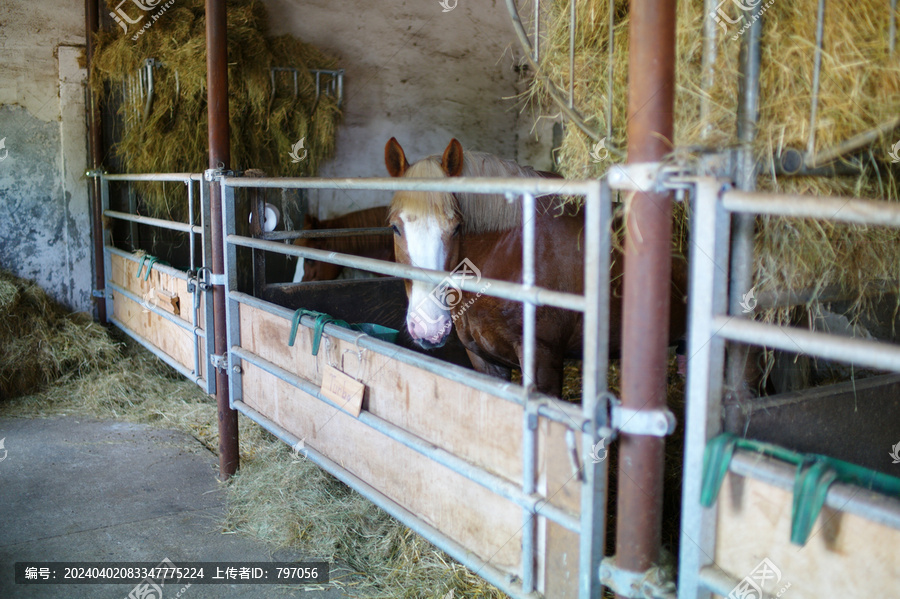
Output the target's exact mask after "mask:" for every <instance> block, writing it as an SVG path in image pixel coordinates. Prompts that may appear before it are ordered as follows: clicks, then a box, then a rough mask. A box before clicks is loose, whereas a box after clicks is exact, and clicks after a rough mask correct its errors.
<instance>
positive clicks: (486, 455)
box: [240, 305, 581, 597]
mask: <svg viewBox="0 0 900 599" xmlns="http://www.w3.org/2000/svg"><path fill="white" fill-rule="evenodd" d="M290 328H291V323H290V322H289V321H288V320H286V319H284V318H281V317H279V316H275V315H272V314H269V313H267V312H264V311H262V310H259V309H256V308H252V307H249V306H245V305H242V306H241V307H240V334H241V346H242V347H243V348H244V349H245V350H247V351H250V352H252V353H253V354H256V355H257V356H259V357H261V358H263V359H265V360H268V361H269V362H272V363H274V364H275V365H277V366H278V367H280V368H283V369H285V370H287V371H289V372H291V373H294V374H295V375H297V376H299V377H301V378H303V379H306V380H308V381H311V382H313V383H315V384H317V385H321V383H322V376H323V371H324V369H325V368H326V366H328V365H331V366H334V367H337V368H338V369H340V370H342V371H343V372H345V373H346V374H348V375H349V376H351V377H354V378H356V379H357V380H359V381H360V382H363V383H365V385H366V387H367V390H366V394H365V400H364V403H363V409H364V410H367V411H369V412H370V413H372V414H373V415H375V416H377V417H379V418H381V419H383V420H385V421H387V422H390V423H391V424H394V425H396V426H399V427H401V428H403V429H405V430H406V431H408V432H410V433H412V434H414V435H416V436H418V437H420V438H422V439H424V440H425V441H427V442H429V443H431V444H433V445H435V446H436V447H439V448H441V449H443V450H446V451H448V452H451V453H453V454H455V455H456V456H458V457H460V458H462V459H464V460H466V461H467V462H469V463H471V464H473V465H477V466H479V467H481V468H484V469H485V470H488V471H489V472H491V473H493V474H495V475H497V476H500V477H502V478H504V479H506V480H508V481H509V482H511V483H514V484H516V485H519V484H521V477H522V454H521V447H522V423H523V410H522V408H521V407H520V406H518V405H516V404H513V403H510V402H508V401H505V400H502V399H499V398H497V397H494V396H492V395H489V394H487V393H483V392H480V391H476V390H473V389H471V388H469V387H467V386H465V385H463V384H461V383H456V382H452V381H449V380H447V379H444V378H442V377H439V376H436V375H434V374H431V373H428V372H426V371H424V370H422V369H420V368H417V367H414V366H410V365H408V364H404V363H402V362H399V361H397V360H394V359H392V358H391V357H389V356H384V355H380V354H376V353H374V352H372V351H368V350H362V352H361V353H360V350H359V349H358V348H357V347H356V346H355V345H354V344H353V343H349V342H345V341H341V340H338V339H334V338H332V337H329V336H328V335H323V338H322V341H321V346H320V348H319V353H318V356H316V357H313V356H312V351H311V350H312V331H311V330H310V329H308V328H305V327H301V328H300V330H299V332H298V334H297V339H296V341H295V343H294V346H293V347H288V338H289V333H290ZM398 351H405V350H400V349H399V348H398ZM360 356H361V358H360ZM242 373H243V381H242V393H243V397H242V400H243V402H244V403H246V404H247V405H248V406H250V407H252V408H253V409H255V410H257V411H259V412H260V413H262V414H263V415H265V416H266V417H268V418H270V419H271V420H273V421H274V422H276V423H278V424H279V425H281V426H282V427H284V428H285V429H287V430H288V431H290V432H291V433H292V434H294V435H295V436H297V437H298V438H300V439H303V440H304V443H305V445H306V447H309V448H312V449H314V450H316V451H318V452H320V453H322V454H324V455H325V456H326V457H328V458H329V459H331V460H332V461H334V462H336V463H338V464H340V465H341V466H342V467H344V468H346V469H347V470H348V471H350V472H351V473H353V474H354V475H356V476H357V477H359V478H361V479H362V480H364V481H366V482H367V483H368V484H370V485H371V486H373V487H374V488H376V489H377V490H379V491H380V492H381V493H383V494H384V495H386V496H387V497H390V498H391V499H393V500H394V501H396V502H397V503H399V504H400V505H402V506H403V507H404V508H406V509H407V510H409V511H411V512H413V513H415V514H416V515H417V516H418V517H420V518H421V519H423V520H424V521H425V522H427V523H428V524H430V525H431V526H433V527H435V528H437V529H438V530H440V531H441V532H443V533H444V534H446V535H447V536H449V537H450V538H452V539H454V540H455V541H457V542H459V543H460V544H462V545H463V546H465V547H466V548H468V549H470V550H471V551H472V552H473V553H475V554H476V555H478V556H479V557H481V558H482V559H485V560H489V561H490V563H491V564H492V565H493V566H495V567H498V568H500V569H502V570H505V571H507V572H510V573H520V571H521V563H520V562H521V544H522V536H521V528H522V509H521V508H520V507H519V506H517V505H516V504H514V503H513V502H511V501H508V500H506V499H503V498H502V497H500V496H498V495H495V494H494V493H492V492H490V491H488V490H487V489H485V488H484V487H483V486H481V485H479V484H477V483H474V482H472V481H470V480H468V479H467V478H465V477H463V476H461V475H459V474H456V473H454V472H452V471H451V470H449V469H447V468H445V467H444V466H441V465H439V464H437V463H435V462H433V461H431V460H429V459H428V458H426V457H425V456H423V455H421V454H419V453H417V452H416V451H414V450H412V449H409V448H407V447H405V446H403V445H402V444H400V443H398V442H396V441H393V440H392V439H390V438H388V437H387V436H385V435H383V434H382V433H379V432H377V431H375V430H374V429H372V428H370V427H369V426H367V425H365V424H363V423H361V422H360V421H359V420H357V419H356V418H354V417H353V416H351V415H349V414H346V413H344V412H341V411H338V410H337V409H336V408H334V407H332V406H330V405H327V404H325V403H324V402H322V401H320V400H319V399H317V398H315V397H313V396H311V395H309V394H307V393H305V392H303V391H300V390H299V389H297V388H296V387H294V386H292V385H290V384H288V383H286V382H284V381H281V380H280V379H278V378H276V377H274V376H272V375H270V374H268V373H266V372H264V371H263V370H261V369H260V368H257V367H254V366H253V365H251V364H249V363H247V362H246V361H245V362H244V363H243V365H242ZM539 434H540V437H539V443H538V452H539V454H538V455H539V458H538V464H539V466H538V478H539V481H538V486H539V492H540V493H541V494H543V495H544V496H546V497H550V502H551V503H553V504H554V505H558V506H560V507H563V508H566V509H568V510H570V511H572V512H576V513H577V512H578V510H579V500H580V493H581V486H580V484H579V483H578V482H577V480H576V479H575V478H573V474H572V468H571V467H570V466H568V459H567V457H566V445H565V428H564V427H563V426H561V425H558V424H551V423H549V422H547V421H544V420H542V421H541V422H540V423H539ZM538 530H539V533H538V539H539V552H540V553H542V554H546V553H547V549H546V548H547V547H549V546H552V547H553V548H554V549H553V553H554V555H553V556H549V557H547V558H545V557H543V556H542V557H540V558H539V559H538V566H539V583H540V584H542V586H543V587H544V588H546V589H548V590H552V594H549V595H548V596H556V597H568V596H574V594H575V590H574V589H575V588H576V587H575V585H576V584H577V567H578V537H577V535H575V534H573V533H570V532H569V531H566V530H564V529H562V528H561V527H559V526H557V525H555V524H552V523H547V522H544V521H543V518H541V519H540V521H539V523H538Z"/></svg>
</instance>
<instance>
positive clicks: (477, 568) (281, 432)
mask: <svg viewBox="0 0 900 599" xmlns="http://www.w3.org/2000/svg"><path fill="white" fill-rule="evenodd" d="M234 408H235V409H236V410H237V411H239V412H241V413H242V414H244V415H245V416H247V417H248V418H250V419H251V420H253V421H254V422H256V423H257V424H259V425H260V426H261V427H263V428H264V429H266V430H267V431H269V432H270V433H272V434H273V435H275V436H276V437H278V438H279V439H281V440H282V441H284V442H285V443H287V444H288V445H290V446H291V447H294V446H296V445H297V443H299V442H300V440H301V439H299V438H298V437H296V436H294V435H293V434H292V433H290V432H289V431H287V430H286V429H285V428H284V427H282V426H280V425H279V424H277V423H275V422H273V421H272V420H270V419H269V418H267V417H266V416H264V415H263V414H261V413H260V412H258V411H256V410H254V409H253V408H252V407H250V406H248V405H247V404H245V403H244V402H240V401H236V402H234ZM306 457H307V458H308V459H309V460H310V461H312V462H313V463H314V464H316V465H317V466H319V467H320V468H322V469H324V470H326V471H328V472H330V473H331V474H332V475H334V476H335V477H336V478H337V479H339V480H340V481H341V482H343V483H344V484H346V485H347V486H348V487H350V488H352V489H353V490H354V491H356V492H357V493H359V494H360V495H362V496H363V497H365V498H366V499H368V500H369V501H371V502H372V503H374V504H375V505H376V506H378V507H379V508H381V509H383V510H384V511H385V512H387V513H388V514H390V515H391V516H392V517H393V518H395V519H397V520H399V521H400V522H402V523H403V524H405V525H406V526H408V527H409V528H410V530H412V531H413V532H415V533H416V534H418V535H419V536H421V537H422V538H424V539H425V540H427V541H428V542H429V543H432V544H433V545H435V546H436V547H440V548H441V549H442V550H443V551H446V552H447V553H448V554H450V556H451V557H453V559H455V560H456V561H458V562H459V563H461V564H463V565H464V566H466V567H467V568H469V569H471V570H472V571H473V572H476V573H477V574H478V576H480V577H481V578H483V579H485V580H486V581H488V582H489V583H491V584H492V585H494V586H495V587H497V588H499V589H501V590H502V591H504V592H506V593H508V594H509V595H510V596H512V597H514V598H515V599H542V598H541V595H539V594H538V593H529V594H527V595H525V594H522V592H521V586H520V585H519V584H517V583H511V582H510V577H509V575H507V574H506V573H505V572H503V571H501V570H499V569H497V568H496V567H494V566H492V565H491V564H490V563H489V562H486V561H484V560H482V559H481V558H479V557H478V556H476V555H475V554H473V553H472V552H471V551H470V550H468V549H466V548H465V547H463V546H462V545H460V544H459V543H457V542H456V541H454V540H453V539H451V538H450V537H448V536H447V535H445V534H444V533H442V532H440V531H439V530H438V529H436V528H434V527H433V526H431V525H430V524H427V523H425V522H424V521H422V519H420V518H419V517H417V516H416V515H415V514H413V513H412V512H410V511H409V510H407V509H406V508H404V507H403V506H401V505H400V504H398V503H397V502H396V501H394V500H393V499H390V498H389V497H387V496H386V495H384V494H383V493H381V492H380V491H378V490H377V489H375V488H374V487H372V486H371V485H369V484H368V483H367V482H365V481H364V480H362V479H361V478H359V477H357V476H356V475H355V474H353V473H351V472H349V471H348V470H347V469H345V468H343V467H342V466H340V465H338V464H337V463H336V462H333V461H332V460H330V459H328V458H327V457H325V456H324V455H323V454H321V453H320V452H318V451H316V450H315V449H312V448H306Z"/></svg>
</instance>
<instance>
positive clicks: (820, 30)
mask: <svg viewBox="0 0 900 599" xmlns="http://www.w3.org/2000/svg"><path fill="white" fill-rule="evenodd" d="M824 37H825V0H819V8H818V10H817V11H816V53H815V58H814V60H813V80H812V100H811V102H810V106H809V141H808V142H807V144H806V165H807V166H815V152H816V112H817V110H818V108H819V74H820V72H821V70H822V41H823V39H824Z"/></svg>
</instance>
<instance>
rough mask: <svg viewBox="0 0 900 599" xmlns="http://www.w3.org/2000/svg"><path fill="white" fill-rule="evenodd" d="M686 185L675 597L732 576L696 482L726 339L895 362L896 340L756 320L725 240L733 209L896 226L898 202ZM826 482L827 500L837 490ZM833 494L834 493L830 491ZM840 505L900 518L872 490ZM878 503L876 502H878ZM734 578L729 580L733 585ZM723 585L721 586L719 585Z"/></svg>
mask: <svg viewBox="0 0 900 599" xmlns="http://www.w3.org/2000/svg"><path fill="white" fill-rule="evenodd" d="M680 184H686V185H687V186H688V187H690V188H691V190H692V195H693V196H694V200H695V206H694V211H693V214H692V216H691V218H692V221H693V222H692V229H691V239H692V243H693V248H692V251H691V261H690V290H691V299H690V308H689V309H690V317H689V318H690V321H689V322H690V329H689V335H688V351H689V356H690V360H689V361H688V372H687V390H686V414H685V427H686V433H685V456H684V482H683V505H682V516H681V526H682V535H681V549H680V556H679V559H680V563H679V587H678V597H679V598H680V599H697V598H705V597H708V596H709V593H710V592H717V593H720V594H727V593H728V589H730V588H732V587H734V586H735V585H737V584H738V581H737V580H731V579H729V577H728V575H727V574H725V573H724V572H722V571H721V570H718V569H717V568H716V567H715V566H714V565H713V559H714V556H715V540H716V513H715V508H702V507H701V504H700V489H701V482H702V477H703V454H704V450H705V448H706V444H707V442H708V441H709V440H710V439H711V438H713V437H715V436H716V435H717V434H719V433H720V432H721V430H722V418H721V413H722V395H723V369H724V363H725V342H726V341H736V342H739V343H745V344H753V345H763V346H767V347H772V348H778V349H782V350H784V351H788V352H793V353H803V354H807V355H810V356H815V357H821V358H825V359H829V360H837V361H842V362H850V363H853V364H856V365H863V366H869V367H872V368H877V369H883V370H893V371H895V372H900V346H898V345H895V344H890V343H884V342H879V341H871V340H863V339H853V338H849V337H839V336H836V335H829V334H825V333H817V332H811V331H808V330H804V329H799V328H795V327H788V326H778V325H772V324H763V323H759V322H754V321H753V320H752V319H750V318H748V317H746V316H742V315H741V314H735V313H729V309H728V275H729V261H728V248H729V243H730V235H731V222H730V221H731V216H732V215H733V214H740V213H743V214H754V215H756V214H767V215H780V216H790V217H798V218H815V219H822V220H829V221H838V222H844V223H860V224H867V225H878V226H886V227H894V228H900V206H898V205H897V204H896V203H888V202H878V201H872V200H863V199H858V198H849V199H848V198H841V197H818V198H817V197H810V196H799V195H780V194H768V193H756V192H744V191H736V190H734V189H733V187H732V185H731V182H730V181H728V180H725V179H714V178H683V179H682V180H681V182H680ZM731 470H732V471H733V472H735V473H738V474H742V475H747V474H748V473H749V474H752V475H753V476H754V477H757V478H763V479H764V480H765V473H764V472H761V471H758V470H759V469H758V468H757V467H756V466H754V465H748V464H746V463H741V462H740V461H735V462H733V463H732V466H731ZM842 492H843V491H842V490H841V486H840V485H835V486H833V487H832V488H831V489H830V490H829V492H828V498H830V499H827V500H826V501H827V502H831V503H833V502H832V499H835V500H836V497H837V494H840V493H842ZM833 496H834V497H833ZM839 505H840V506H841V509H842V510H844V511H848V512H852V513H857V514H860V515H864V516H866V517H869V518H870V519H873V520H875V521H879V522H884V521H886V520H885V518H884V514H882V513H881V511H883V510H884V509H889V508H890V509H892V514H891V518H889V521H890V522H893V523H894V524H893V525H896V523H897V522H900V513H897V511H896V506H893V507H892V506H888V507H884V506H882V505H881V504H880V503H878V502H877V501H875V502H873V501H872V500H871V498H868V497H863V496H858V497H850V498H848V497H846V493H844V495H843V496H841V500H840V502H839ZM880 510H881V511H880ZM729 585H730V586H729ZM723 590H724V593H723Z"/></svg>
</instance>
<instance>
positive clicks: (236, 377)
mask: <svg viewBox="0 0 900 599" xmlns="http://www.w3.org/2000/svg"><path fill="white" fill-rule="evenodd" d="M220 187H221V189H222V230H223V231H224V234H225V237H226V238H227V237H228V236H229V235H236V234H237V226H236V221H235V205H234V196H235V193H234V187H231V186H230V185H221V186H220ZM237 285H238V280H237V248H235V246H234V245H232V244H230V243H227V242H226V243H225V289H226V294H225V295H226V301H225V320H226V322H227V329H228V330H227V333H226V339H227V344H226V345H227V347H228V348H229V351H230V350H231V348H232V347H235V346H240V345H241V326H240V316H241V313H240V310H241V306H240V304H239V303H238V302H237V301H235V300H233V299H232V296H231V292H232V291H237ZM228 367H229V368H230V369H231V372H230V373H229V375H228V382H229V385H230V386H229V399H230V401H231V404H230V405H231V407H232V408H233V407H234V402H236V401H242V400H243V395H242V393H243V386H242V382H241V375H242V366H241V359H240V358H238V357H236V356H232V357H231V360H229V362H228Z"/></svg>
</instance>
